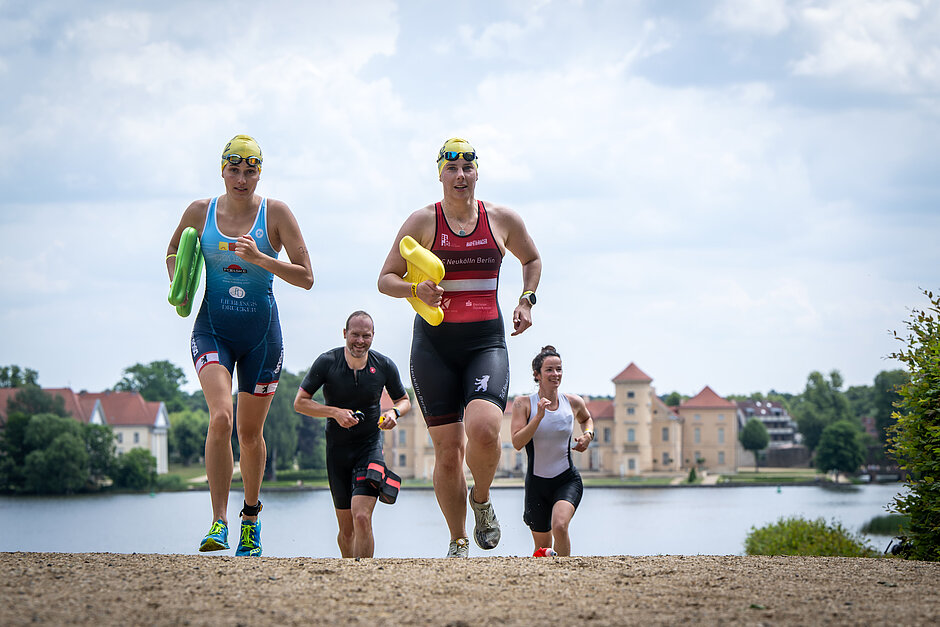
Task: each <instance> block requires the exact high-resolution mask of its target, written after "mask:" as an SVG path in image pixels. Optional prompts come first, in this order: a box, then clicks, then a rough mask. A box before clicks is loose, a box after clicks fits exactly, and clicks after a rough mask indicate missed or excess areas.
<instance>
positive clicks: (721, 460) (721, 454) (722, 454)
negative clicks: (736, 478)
mask: <svg viewBox="0 0 940 627" xmlns="http://www.w3.org/2000/svg"><path fill="white" fill-rule="evenodd" d="M718 464H719V465H720V466H724V465H725V452H724V451H718Z"/></svg>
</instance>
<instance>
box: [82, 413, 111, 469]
mask: <svg viewBox="0 0 940 627" xmlns="http://www.w3.org/2000/svg"><path fill="white" fill-rule="evenodd" d="M82 436H83V439H84V441H85V451H86V452H87V453H88V475H89V478H90V479H91V480H92V481H95V482H100V481H102V480H104V479H105V478H106V477H110V476H111V471H112V470H113V469H114V460H115V458H116V457H117V447H116V446H115V444H114V429H112V428H111V427H110V426H108V425H82Z"/></svg>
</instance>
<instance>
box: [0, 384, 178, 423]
mask: <svg viewBox="0 0 940 627" xmlns="http://www.w3.org/2000/svg"><path fill="white" fill-rule="evenodd" d="M20 389H21V388H0V423H5V422H6V413H7V401H8V400H9V399H10V398H12V397H13V396H15V395H16V393H17V392H19V391H20ZM42 391H43V392H45V393H46V394H49V395H50V396H58V397H61V398H62V400H63V401H64V405H65V411H66V412H68V414H69V415H71V416H72V418H75V419H76V420H78V421H79V422H84V423H88V422H89V421H90V420H91V418H92V416H93V415H94V411H95V405H96V404H98V403H101V411H102V413H103V414H104V421H105V423H107V424H109V425H113V426H137V425H140V426H154V425H156V423H157V420H158V419H159V417H160V407H161V405H163V403H160V402H158V401H152V402H147V401H145V400H144V397H142V396H141V395H140V394H139V393H138V392H96V393H89V392H81V393H80V394H76V393H75V392H73V391H72V390H71V388H43V390H42Z"/></svg>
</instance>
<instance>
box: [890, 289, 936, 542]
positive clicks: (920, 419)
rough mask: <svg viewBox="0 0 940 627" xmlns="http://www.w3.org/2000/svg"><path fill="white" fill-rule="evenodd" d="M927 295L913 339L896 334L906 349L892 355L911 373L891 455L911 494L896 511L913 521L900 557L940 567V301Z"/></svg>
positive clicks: (911, 326)
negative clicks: (905, 473) (897, 464)
mask: <svg viewBox="0 0 940 627" xmlns="http://www.w3.org/2000/svg"><path fill="white" fill-rule="evenodd" d="M924 294H926V296H927V298H928V299H929V300H930V306H929V307H927V308H926V309H925V310H923V311H920V310H917V309H913V310H912V311H911V318H910V320H908V321H907V322H906V323H905V325H906V326H907V330H908V335H907V337H901V336H899V335H898V333H897V332H896V331H895V333H894V336H895V337H896V338H897V339H898V340H900V341H901V342H902V343H903V344H904V347H903V348H902V349H901V350H900V351H898V352H896V353H892V354H891V355H890V357H891V358H893V359H897V360H898V361H900V362H902V363H904V364H905V365H906V366H907V368H908V371H909V373H910V379H909V380H908V381H907V382H906V383H904V384H902V385H901V386H900V388H899V391H900V395H901V400H900V401H899V402H898V404H897V408H898V409H899V410H900V411H896V412H894V414H893V415H892V417H893V418H894V419H895V420H896V423H895V425H894V426H893V427H892V428H891V430H890V442H891V453H892V454H893V455H894V456H895V459H897V461H898V463H899V464H900V465H901V468H903V469H904V470H906V471H907V473H908V475H907V480H906V482H905V483H906V487H907V488H908V489H907V490H906V491H905V492H904V493H903V494H901V495H899V496H897V497H896V498H895V500H894V502H893V503H892V509H893V510H894V511H896V512H898V513H900V514H906V515H908V516H909V517H910V528H909V530H908V533H907V534H906V535H905V538H904V541H903V542H902V543H901V546H900V547H899V549H898V551H897V552H898V554H900V555H902V556H904V557H908V558H911V559H922V560H931V561H940V319H938V318H940V296H934V294H933V292H929V291H925V292H924Z"/></svg>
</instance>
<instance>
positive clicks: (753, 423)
mask: <svg viewBox="0 0 940 627" xmlns="http://www.w3.org/2000/svg"><path fill="white" fill-rule="evenodd" d="M738 439H739V440H740V441H741V446H743V447H744V450H746V451H751V452H752V453H754V471H755V472H760V456H759V455H758V453H760V451H763V450H764V449H765V448H767V445H768V444H770V434H769V433H767V427H766V426H764V423H763V422H761V421H760V420H759V419H757V418H753V417H752V418H751V419H750V420H748V421H747V422H746V423H744V428H743V429H741V433H740V435H738Z"/></svg>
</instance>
